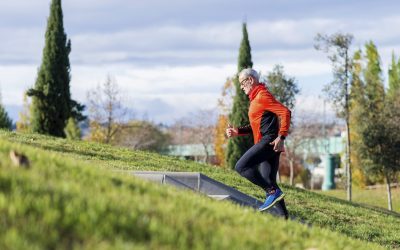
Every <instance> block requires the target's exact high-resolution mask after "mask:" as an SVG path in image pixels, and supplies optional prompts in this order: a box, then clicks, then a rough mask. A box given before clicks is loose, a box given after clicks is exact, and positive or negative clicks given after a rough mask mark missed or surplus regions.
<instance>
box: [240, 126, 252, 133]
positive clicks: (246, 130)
mask: <svg viewBox="0 0 400 250" xmlns="http://www.w3.org/2000/svg"><path fill="white" fill-rule="evenodd" d="M238 133H239V135H246V134H251V133H252V129H251V126H250V124H247V125H245V126H241V127H238Z"/></svg>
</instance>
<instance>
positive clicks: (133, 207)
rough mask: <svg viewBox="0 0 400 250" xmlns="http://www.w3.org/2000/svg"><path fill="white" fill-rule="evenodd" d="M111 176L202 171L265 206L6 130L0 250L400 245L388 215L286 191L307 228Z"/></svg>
mask: <svg viewBox="0 0 400 250" xmlns="http://www.w3.org/2000/svg"><path fill="white" fill-rule="evenodd" d="M32 146H33V147H32ZM38 148H39V149H38ZM11 149H15V150H18V151H21V152H24V153H25V154H26V155H27V156H28V157H29V159H30V161H31V162H32V168H31V169H29V170H25V169H18V168H13V167H11V163H10V160H9V157H8V152H9V151H10V150H11ZM110 169H131V170H134V169H136V170H165V171H200V172H202V173H204V174H206V175H208V176H210V177H212V178H215V179H217V180H219V181H222V182H224V183H226V184H227V185H230V186H233V187H235V188H238V189H239V190H241V191H243V192H245V193H247V194H250V195H253V196H255V197H257V198H259V199H262V198H263V193H262V192H261V191H260V190H258V189H257V188H255V187H254V186H253V185H252V184H250V183H249V182H247V181H246V180H244V179H243V178H241V177H239V176H238V175H237V174H236V173H234V172H233V171H230V170H223V169H219V168H215V167H211V166H207V165H202V164H198V163H194V162H190V161H181V160H176V159H174V158H171V157H165V156H160V155H157V154H152V153H147V152H141V151H131V150H128V149H122V148H115V147H110V146H107V145H100V144H94V143H87V142H69V141H66V140H63V139H57V138H52V137H46V136H39V135H27V134H16V133H10V132H4V131H1V132H0V218H1V222H0V249H9V248H13V249H24V248H27V247H29V248H30V249H34V248H37V249H42V248H55V247H57V248H66V249H70V248H74V247H77V248H96V249H115V248H117V249H121V248H132V247H135V248H143V249H144V248H165V249H176V248H180V249H188V248H190V249H192V248H194V249H196V248H197V249H202V248H211V249H220V248H225V249H227V248H229V249H245V248H246V249H247V248H253V249H257V248H259V249H284V248H285V249H308V248H316V249H379V248H380V247H379V245H377V244H380V245H381V246H385V247H391V248H396V247H399V246H400V235H399V232H400V224H399V222H400V218H399V216H398V215H397V214H394V213H387V212H385V211H384V210H379V209H372V208H368V207H363V206H360V205H354V204H351V203H348V202H345V201H341V200H339V199H335V198H332V197H327V196H323V195H319V194H315V193H312V192H307V191H303V190H299V189H295V188H290V187H286V186H285V187H284V190H285V192H286V193H287V202H288V208H289V211H290V212H291V214H292V215H294V216H296V217H298V218H299V219H301V220H303V221H305V222H307V223H311V224H312V225H313V226H312V227H311V228H307V227H306V226H304V225H301V224H300V223H297V222H293V221H284V220H282V219H279V218H274V217H272V216H269V215H266V214H260V213H255V212H254V211H253V210H250V209H245V208H241V207H238V206H236V205H233V204H230V203H226V202H217V201H214V200H211V199H209V198H207V197H203V196H199V195H196V194H192V193H189V192H186V191H179V192H177V191H176V190H175V189H174V188H173V187H165V186H158V185H152V184H151V183H148V182H145V181H142V180H138V179H136V178H133V177H130V176H123V175H121V174H119V173H115V172H112V171H109V170H110ZM352 238H353V239H352ZM270 239H274V240H273V241H271V240H270ZM371 241H372V242H374V243H377V244H371V243H368V242H371ZM266 242H268V243H267V244H266Z"/></svg>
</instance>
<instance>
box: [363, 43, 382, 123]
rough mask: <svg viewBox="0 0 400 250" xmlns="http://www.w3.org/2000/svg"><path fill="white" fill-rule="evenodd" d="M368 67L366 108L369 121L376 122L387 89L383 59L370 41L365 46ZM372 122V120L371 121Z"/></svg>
mask: <svg viewBox="0 0 400 250" xmlns="http://www.w3.org/2000/svg"><path fill="white" fill-rule="evenodd" d="M365 49H366V61H367V66H366V68H365V70H364V79H365V93H366V108H367V110H368V111H369V112H368V114H370V116H369V117H368V118H369V119H373V120H376V117H377V116H378V115H379V114H380V113H381V112H382V110H383V105H384V99H385V88H384V85H383V78H382V68H381V62H380V61H381V59H380V56H379V54H378V49H377V48H376V46H375V44H374V43H373V42H372V41H370V42H368V43H367V44H366V45H365ZM371 121H372V120H371Z"/></svg>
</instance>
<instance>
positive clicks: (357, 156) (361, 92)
mask: <svg viewBox="0 0 400 250" xmlns="http://www.w3.org/2000/svg"><path fill="white" fill-rule="evenodd" d="M362 60H363V58H362V51H361V50H357V51H356V52H355V53H354V55H353V59H352V69H351V87H350V102H349V112H350V114H351V115H350V120H349V126H350V142H351V145H350V147H351V148H352V151H351V155H350V159H351V162H352V165H353V170H354V171H353V177H354V178H353V179H354V182H355V184H357V185H358V186H364V185H365V182H366V179H365V178H366V176H365V175H364V172H363V170H362V161H361V159H362V157H361V147H363V144H362V140H361V135H360V133H361V130H360V121H361V120H362V117H363V114H364V112H365V84H364V82H363V77H362Z"/></svg>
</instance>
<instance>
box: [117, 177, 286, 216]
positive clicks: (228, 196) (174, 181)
mask: <svg viewBox="0 0 400 250" xmlns="http://www.w3.org/2000/svg"><path fill="white" fill-rule="evenodd" d="M124 172H128V173H129V174H132V175H134V176H137V177H140V178H143V179H147V180H150V181H153V182H156V183H160V184H164V185H165V184H167V185H173V186H176V187H178V188H183V189H189V190H192V191H194V192H199V193H202V194H204V195H207V196H209V197H211V198H213V199H216V200H229V201H231V202H234V203H237V204H239V205H241V206H248V207H252V208H254V209H258V207H259V206H261V205H262V203H263V202H262V201H259V200H257V199H255V198H253V197H251V196H249V195H247V194H245V193H242V192H240V191H238V190H236V189H234V188H232V187H230V186H227V185H225V184H223V183H221V182H219V181H216V180H214V179H212V178H210V177H208V176H206V175H204V174H202V173H199V172H157V171H124ZM264 212H268V213H270V214H272V215H275V216H279V217H284V212H283V211H282V209H281V208H280V206H279V205H275V206H274V207H272V208H270V209H268V210H266V211H264Z"/></svg>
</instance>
